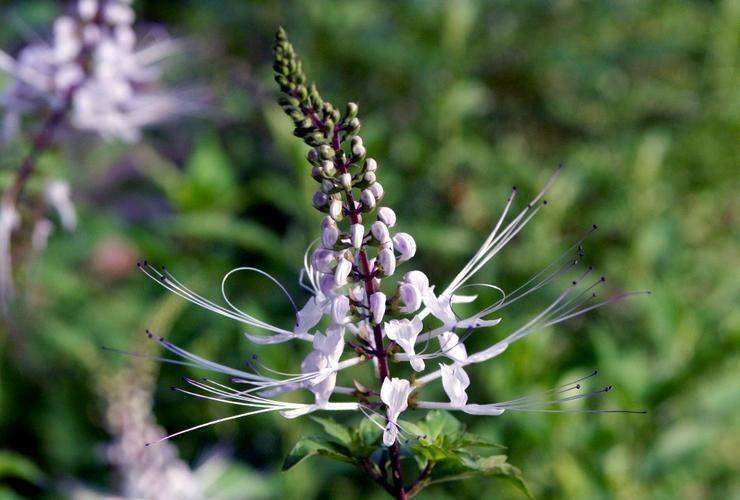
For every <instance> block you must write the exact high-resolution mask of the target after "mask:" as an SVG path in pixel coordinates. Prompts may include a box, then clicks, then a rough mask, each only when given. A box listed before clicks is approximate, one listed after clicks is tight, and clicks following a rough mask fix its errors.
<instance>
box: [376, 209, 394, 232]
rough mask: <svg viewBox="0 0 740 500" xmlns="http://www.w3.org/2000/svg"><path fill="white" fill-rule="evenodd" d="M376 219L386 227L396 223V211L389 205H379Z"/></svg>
mask: <svg viewBox="0 0 740 500" xmlns="http://www.w3.org/2000/svg"><path fill="white" fill-rule="evenodd" d="M378 220H379V221H380V222H382V223H383V224H385V225H386V226H388V227H393V226H395V225H396V212H394V211H393V209H392V208H389V207H380V208H379V209H378Z"/></svg>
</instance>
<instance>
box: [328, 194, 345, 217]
mask: <svg viewBox="0 0 740 500" xmlns="http://www.w3.org/2000/svg"><path fill="white" fill-rule="evenodd" d="M329 215H330V216H331V218H332V219H334V220H336V221H339V220H342V200H338V199H333V200H331V202H330V203H329Z"/></svg>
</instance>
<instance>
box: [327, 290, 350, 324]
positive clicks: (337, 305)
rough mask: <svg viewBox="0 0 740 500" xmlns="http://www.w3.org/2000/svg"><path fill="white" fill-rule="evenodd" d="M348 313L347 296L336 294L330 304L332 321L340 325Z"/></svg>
mask: <svg viewBox="0 0 740 500" xmlns="http://www.w3.org/2000/svg"><path fill="white" fill-rule="evenodd" d="M348 315H349V298H347V296H345V295H338V296H337V297H335V298H334V301H333V302H332V304H331V319H332V321H333V322H334V323H336V324H338V325H341V324H344V322H345V321H346V320H347V316H348Z"/></svg>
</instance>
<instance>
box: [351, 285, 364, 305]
mask: <svg viewBox="0 0 740 500" xmlns="http://www.w3.org/2000/svg"><path fill="white" fill-rule="evenodd" d="M349 298H350V299H352V300H354V301H355V302H363V301H364V300H365V285H363V284H359V285H357V286H354V287H352V289H351V290H350V291H349Z"/></svg>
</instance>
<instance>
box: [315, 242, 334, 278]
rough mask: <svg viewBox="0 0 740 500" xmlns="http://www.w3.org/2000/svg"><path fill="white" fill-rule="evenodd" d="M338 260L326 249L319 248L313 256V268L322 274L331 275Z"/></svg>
mask: <svg viewBox="0 0 740 500" xmlns="http://www.w3.org/2000/svg"><path fill="white" fill-rule="evenodd" d="M336 260H337V257H336V254H335V253H334V252H333V251H332V250H328V249H326V248H317V249H316V250H314V252H313V255H312V256H311V263H312V264H313V267H314V268H315V269H316V270H317V271H319V272H321V273H330V272H331V271H332V265H333V264H334V263H335V262H336Z"/></svg>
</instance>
